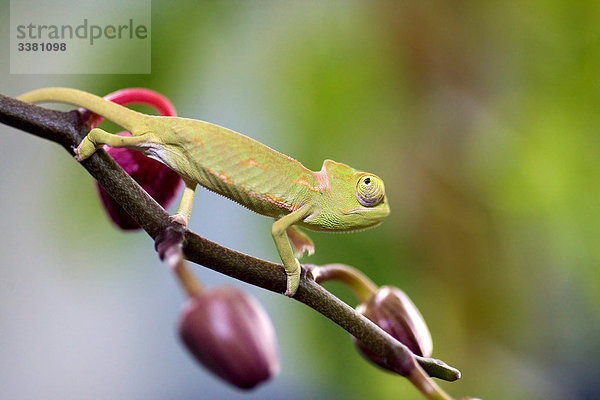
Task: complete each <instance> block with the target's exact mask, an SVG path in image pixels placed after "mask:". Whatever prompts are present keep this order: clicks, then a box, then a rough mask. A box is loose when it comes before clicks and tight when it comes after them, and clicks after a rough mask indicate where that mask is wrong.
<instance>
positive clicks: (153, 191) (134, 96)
mask: <svg viewBox="0 0 600 400" xmlns="http://www.w3.org/2000/svg"><path fill="white" fill-rule="evenodd" d="M104 98H105V99H106V100H110V101H112V102H114V103H117V104H120V105H128V104H146V105H149V106H152V107H154V108H155V109H156V110H157V111H158V112H159V113H160V115H164V116H174V115H176V113H175V108H174V107H173V105H172V104H171V103H170V102H169V100H167V99H166V98H165V97H164V96H162V95H161V94H159V93H157V92H154V91H152V90H148V89H142V88H131V89H123V90H118V91H116V92H114V93H110V94H108V95H106V96H105V97H104ZM82 117H83V119H84V120H85V121H86V123H87V124H88V126H89V127H90V129H91V128H94V127H96V126H98V125H99V124H100V122H102V119H103V118H102V117H101V116H99V115H96V114H94V113H92V112H90V111H87V110H82ZM119 135H122V136H131V134H130V133H129V132H122V133H120V134H119ZM104 149H105V150H106V151H107V152H108V154H109V155H110V156H111V157H112V158H114V159H115V161H116V162H117V164H119V165H120V166H121V167H122V168H123V169H124V170H125V172H127V173H128V174H129V175H130V176H131V177H132V178H133V179H134V180H135V181H136V182H137V183H139V184H140V186H141V187H142V188H143V189H144V190H145V191H146V192H147V193H148V194H149V195H150V196H152V198H153V199H154V200H156V201H157V202H158V203H159V204H160V205H161V206H162V207H164V208H168V207H169V206H170V205H171V203H172V202H173V200H174V199H175V197H176V196H177V193H178V191H179V189H180V188H181V183H182V182H183V181H182V179H181V177H180V176H179V175H178V174H177V173H176V172H175V171H173V170H171V169H170V168H168V167H166V166H165V165H163V164H161V163H159V162H158V161H155V160H153V159H151V158H148V157H146V156H145V155H144V154H142V153H140V152H138V151H135V150H130V149H126V148H116V147H108V146H105V147H104ZM97 189H98V195H99V196H100V200H101V202H102V204H103V205H104V208H105V209H106V212H107V213H108V215H109V216H110V218H111V220H112V221H113V222H114V223H115V224H116V225H117V226H118V227H119V228H121V229H125V230H133V229H140V226H139V225H138V223H137V222H135V221H134V220H133V218H131V217H130V216H129V214H127V212H126V211H125V210H123V208H122V207H121V206H120V205H119V204H118V203H117V202H116V201H114V200H113V198H112V197H110V195H109V194H108V193H107V192H106V191H105V190H104V188H103V187H102V186H100V185H98V184H97Z"/></svg>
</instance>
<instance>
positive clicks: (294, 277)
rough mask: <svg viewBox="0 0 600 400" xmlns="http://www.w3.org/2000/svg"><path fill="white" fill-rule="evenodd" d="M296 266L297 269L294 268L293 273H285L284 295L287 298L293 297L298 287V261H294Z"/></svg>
mask: <svg viewBox="0 0 600 400" xmlns="http://www.w3.org/2000/svg"><path fill="white" fill-rule="evenodd" d="M296 265H297V268H295V269H294V271H292V272H291V271H288V270H286V271H285V272H286V274H287V287H286V290H285V293H284V294H285V295H286V296H287V297H294V295H295V294H296V291H297V290H298V286H299V285H300V263H299V262H298V260H296Z"/></svg>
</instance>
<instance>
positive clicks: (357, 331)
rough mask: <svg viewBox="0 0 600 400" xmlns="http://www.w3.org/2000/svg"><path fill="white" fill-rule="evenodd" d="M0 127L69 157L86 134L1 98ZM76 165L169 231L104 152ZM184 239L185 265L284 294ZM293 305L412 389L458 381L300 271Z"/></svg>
mask: <svg viewBox="0 0 600 400" xmlns="http://www.w3.org/2000/svg"><path fill="white" fill-rule="evenodd" d="M0 122H2V123H4V124H6V125H10V126H13V127H15V128H17V129H20V130H23V131H26V132H29V133H31V134H33V135H36V136H39V137H41V138H44V139H47V140H50V141H52V142H55V143H58V144H60V145H61V146H62V147H64V148H65V149H66V150H67V151H68V152H69V153H70V154H71V155H73V151H72V148H73V147H74V146H76V145H77V144H78V143H79V142H80V141H81V139H82V138H83V137H84V136H85V135H86V134H87V132H88V129H87V128H86V127H85V125H84V124H83V123H82V121H81V118H80V114H79V112H78V111H76V110H73V111H69V112H61V111H55V110H49V109H46V108H41V107H38V106H36V105H32V104H28V103H24V102H21V101H19V100H16V99H13V98H10V97H7V96H4V95H0ZM81 165H82V166H83V167H84V168H85V169H86V170H87V171H88V172H89V173H90V175H92V176H93V177H94V178H95V179H96V180H97V181H98V182H99V183H100V185H102V186H103V187H104V188H105V189H106V191H107V192H108V193H109V194H110V195H111V196H112V197H113V198H114V199H115V200H116V201H117V202H118V203H119V204H120V205H121V206H122V207H123V208H124V209H125V211H127V213H129V215H131V216H132V218H133V219H134V220H135V221H136V222H138V223H139V224H140V226H141V227H142V228H143V229H144V230H145V231H146V232H147V233H148V235H150V236H151V237H152V238H153V239H154V238H156V236H157V235H158V234H159V233H160V232H162V231H163V230H165V229H167V228H169V226H171V227H172V223H171V220H170V218H169V214H168V213H167V212H166V211H165V210H164V209H163V208H162V207H161V206H160V205H159V204H158V203H157V202H156V201H154V199H152V198H151V197H150V196H149V195H148V194H147V193H146V192H145V191H144V190H143V189H142V188H141V187H140V186H139V185H138V184H137V183H136V182H135V181H134V180H133V179H132V178H131V177H130V176H129V175H127V173H125V171H123V169H122V168H121V167H120V166H119V165H118V164H117V163H116V162H115V161H114V160H113V159H112V158H111V157H110V156H109V155H108V154H107V153H106V152H105V151H104V150H98V151H96V153H94V155H93V156H92V157H90V158H88V159H87V160H85V161H83V162H82V163H81ZM184 235H185V240H184V243H183V251H184V253H185V256H186V258H187V259H189V260H190V261H192V262H195V263H197V264H201V265H203V266H205V267H207V268H210V269H213V270H215V271H218V272H220V273H223V274H225V275H228V276H230V277H233V278H236V279H239V280H241V281H244V282H247V283H250V284H253V285H255V286H259V287H261V288H264V289H267V290H270V291H273V292H276V293H283V292H284V291H285V288H286V275H285V272H284V269H283V266H282V265H281V264H275V263H271V262H268V261H264V260H260V259H257V258H254V257H251V256H248V255H245V254H242V253H239V252H236V251H234V250H231V249H228V248H226V247H223V246H220V245H218V244H216V243H213V242H211V241H210V240H207V239H205V238H203V237H201V236H199V235H198V234H196V233H194V232H192V231H190V230H188V229H186V230H185V234H184ZM294 299H296V300H298V301H300V302H302V303H304V304H306V305H307V306H309V307H311V308H313V309H314V310H316V311H318V312H320V313H321V314H323V315H324V316H326V317H327V318H329V319H330V320H332V321H333V322H335V323H336V324H338V325H339V326H341V327H342V328H344V329H345V330H346V331H348V332H349V333H350V334H351V335H353V336H355V337H356V338H357V339H358V340H360V341H361V342H363V343H364V344H365V345H366V346H367V347H368V348H370V349H371V350H372V351H373V352H374V353H376V354H377V355H379V356H380V357H381V358H382V359H383V360H386V361H387V362H388V363H390V365H392V366H394V367H395V368H396V370H397V371H398V372H399V373H403V374H404V375H405V376H408V377H409V379H411V381H413V383H414V380H413V379H412V378H411V376H409V375H410V374H413V372H414V371H415V370H416V371H421V372H422V370H421V368H420V367H419V365H420V366H421V367H422V368H423V369H424V370H425V371H426V372H427V373H428V374H429V375H430V376H433V377H438V378H441V379H444V380H448V381H454V380H456V379H458V378H459V377H460V372H459V371H458V370H456V369H454V368H452V367H449V366H447V365H446V364H444V363H443V362H442V361H439V360H435V359H431V358H423V357H417V356H415V355H414V354H413V353H412V352H410V350H409V349H408V348H407V347H406V346H404V345H403V344H402V343H400V342H399V341H397V340H395V339H394V338H392V337H391V336H390V335H388V334H387V333H386V332H384V331H383V330H382V329H381V328H379V327H378V326H377V325H375V324H374V323H372V322H371V321H370V320H368V319H367V318H365V317H363V316H362V315H360V314H359V313H357V312H356V311H355V310H354V309H352V308H351V307H350V306H348V305H347V304H346V303H344V302H342V301H341V300H339V299H338V298H337V297H335V296H333V295H332V294H331V293H329V292H328V291H327V290H325V289H324V288H323V287H322V286H320V285H319V284H317V283H316V282H315V281H314V280H313V279H312V277H310V275H309V276H308V277H307V274H306V272H305V271H304V270H303V274H302V278H301V280H300V286H299V288H298V292H297V293H296V296H295V297H294ZM417 363H418V364H417ZM415 379H416V378H415Z"/></svg>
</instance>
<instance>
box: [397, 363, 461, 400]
mask: <svg viewBox="0 0 600 400" xmlns="http://www.w3.org/2000/svg"><path fill="white" fill-rule="evenodd" d="M407 378H408V380H409V381H411V382H412V384H413V385H415V386H416V387H417V389H419V390H420V391H421V393H423V394H424V395H425V397H427V398H428V399H431V400H452V397H450V395H448V394H447V393H446V392H444V391H443V390H442V388H440V387H439V386H438V385H437V384H436V383H435V382H434V381H433V380H432V379H431V378H429V376H428V375H427V374H426V373H425V371H423V369H422V368H421V367H420V366H418V365H417V367H416V368H415V369H413V371H412V373H411V374H410V375H408V376H407Z"/></svg>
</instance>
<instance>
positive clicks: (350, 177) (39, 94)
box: [19, 88, 390, 297]
mask: <svg viewBox="0 0 600 400" xmlns="http://www.w3.org/2000/svg"><path fill="white" fill-rule="evenodd" d="M19 99H21V100H23V101H27V102H30V103H42V102H55V103H56V102H58V103H67V104H72V105H76V106H79V107H84V108H86V109H88V110H90V111H92V112H94V113H96V114H99V115H101V116H103V117H105V118H107V119H108V120H110V121H112V122H114V123H116V124H117V125H120V126H122V127H123V128H125V129H127V130H128V131H129V132H131V134H132V136H131V137H126V136H118V135H114V134H110V133H108V132H106V131H104V130H102V129H99V128H94V129H92V130H91V131H90V132H89V133H88V135H87V136H86V137H85V138H84V139H83V140H82V142H81V143H80V144H79V146H78V147H77V148H76V149H75V150H74V151H75V158H76V159H77V160H78V161H82V160H85V159H86V158H88V157H90V156H91V155H92V154H93V153H94V152H95V151H96V149H98V148H100V147H101V146H102V145H108V146H110V147H126V148H130V149H134V150H138V151H141V152H142V153H144V154H145V155H147V156H148V157H151V158H153V159H156V160H158V161H160V162H162V163H163V164H165V165H166V166H168V167H169V168H171V169H173V170H174V171H175V172H177V173H178V174H179V175H180V176H181V177H182V178H183V180H184V181H185V189H184V193H183V196H182V199H181V203H180V206H179V209H178V211H177V213H176V214H175V215H174V216H173V218H174V219H175V221H177V222H179V223H181V224H183V225H187V222H188V220H189V218H190V214H191V210H192V204H193V199H194V192H195V189H196V185H198V184H199V185H201V186H204V187H205V188H207V189H209V190H212V191H214V192H216V193H219V194H221V195H223V196H225V197H227V198H229V199H231V200H233V201H236V202H237V203H239V204H241V205H243V206H245V207H247V208H249V209H250V210H252V211H255V212H257V213H259V214H262V215H265V216H268V217H271V218H274V219H275V222H274V223H273V226H272V229H271V233H272V236H273V240H274V241H275V246H276V247H277V251H278V252H279V256H280V257H281V261H282V262H283V265H284V267H285V271H286V274H287V290H286V292H285V295H286V296H290V297H291V296H293V295H294V294H295V293H296V290H297V289H298V284H299V281H300V263H299V262H298V259H297V258H296V257H299V256H301V255H302V254H303V253H304V251H308V252H309V254H312V252H313V251H314V246H313V243H312V241H311V240H310V238H309V237H308V236H306V234H304V233H303V232H301V231H300V230H299V229H298V228H297V227H296V226H294V225H298V226H301V227H304V228H307V229H310V230H315V231H330V232H331V231H333V232H349V231H355V230H361V229H366V228H371V227H374V226H377V225H379V224H380V223H381V222H382V220H383V219H384V218H385V217H386V216H387V215H388V214H389V212H390V209H389V205H388V202H387V199H386V196H385V189H384V185H383V181H382V180H381V179H380V178H379V177H377V176H376V175H373V174H370V173H366V172H361V171H356V170H355V169H353V168H351V167H349V166H347V165H345V164H342V163H338V162H335V161H332V160H325V161H324V162H323V167H322V168H321V170H320V171H318V172H315V171H311V170H309V169H307V168H306V167H304V166H303V165H302V164H301V163H300V162H298V161H296V160H295V159H293V158H291V157H288V156H286V155H284V154H282V153H279V152H277V151H275V150H273V149H271V148H269V147H267V146H265V145H263V144H261V143H259V142H257V141H255V140H253V139H251V138H249V137H247V136H244V135H242V134H240V133H237V132H234V131H232V130H230V129H227V128H223V127H220V126H218V125H214V124H211V123H208V122H204V121H199V120H194V119H188V118H180V117H162V116H153V115H146V114H143V113H139V112H137V111H134V110H131V109H129V108H126V107H123V106H120V105H118V104H115V103H113V102H111V101H108V100H105V99H103V98H101V97H98V96H95V95H93V94H90V93H87V92H83V91H80V90H76V89H68V88H46V89H39V90H34V91H32V92H28V93H25V94H23V95H21V96H20V97H19Z"/></svg>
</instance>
